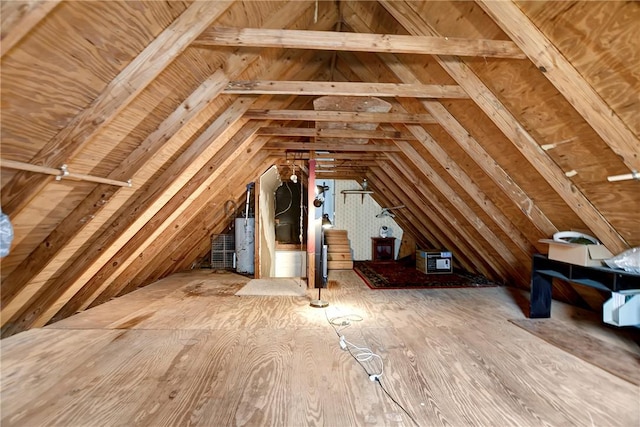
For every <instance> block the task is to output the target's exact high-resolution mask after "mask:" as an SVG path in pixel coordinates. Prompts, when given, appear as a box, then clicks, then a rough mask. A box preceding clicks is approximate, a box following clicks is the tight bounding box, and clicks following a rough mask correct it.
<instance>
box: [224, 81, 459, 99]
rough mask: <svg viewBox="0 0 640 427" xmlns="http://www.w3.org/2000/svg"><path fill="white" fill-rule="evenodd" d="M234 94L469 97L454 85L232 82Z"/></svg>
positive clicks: (230, 90) (231, 87) (228, 92)
mask: <svg viewBox="0 0 640 427" xmlns="http://www.w3.org/2000/svg"><path fill="white" fill-rule="evenodd" d="M224 93H226V94H235V95H265V94H271V95H314V96H323V95H342V96H362V97H365V96H379V97H407V98H454V99H465V98H469V96H468V95H467V94H466V93H465V92H464V91H463V90H462V89H461V88H460V86H456V85H425V84H404V83H363V82H319V81H273V80H271V81H267V80H251V81H233V82H229V85H228V86H227V88H226V89H225V90H224Z"/></svg>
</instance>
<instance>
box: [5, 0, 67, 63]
mask: <svg viewBox="0 0 640 427" xmlns="http://www.w3.org/2000/svg"><path fill="white" fill-rule="evenodd" d="M59 3H60V0H38V1H28V2H18V1H3V2H2V10H1V13H0V19H1V20H2V22H1V24H0V31H1V32H0V58H1V57H3V56H4V55H5V54H6V53H7V52H9V51H10V50H11V49H12V48H13V47H14V46H15V45H16V44H18V42H20V40H22V38H23V37H24V36H26V35H27V34H29V33H30V32H31V30H32V29H33V28H34V27H35V26H36V25H38V24H39V23H40V22H41V21H42V20H43V19H44V18H46V16H47V15H48V14H49V13H51V11H52V10H53V9H55V8H56V6H57V5H58V4H59Z"/></svg>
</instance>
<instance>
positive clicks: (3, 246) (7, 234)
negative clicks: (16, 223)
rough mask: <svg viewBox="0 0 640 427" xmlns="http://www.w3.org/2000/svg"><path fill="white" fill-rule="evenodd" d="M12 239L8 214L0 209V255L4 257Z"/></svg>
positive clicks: (7, 253)
mask: <svg viewBox="0 0 640 427" xmlns="http://www.w3.org/2000/svg"><path fill="white" fill-rule="evenodd" d="M12 241H13V226H12V225H11V221H10V220H9V216H8V215H7V214H5V213H3V212H2V211H0V257H6V256H7V255H9V250H11V242H12Z"/></svg>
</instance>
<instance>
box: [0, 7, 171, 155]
mask: <svg viewBox="0 0 640 427" xmlns="http://www.w3.org/2000/svg"><path fill="white" fill-rule="evenodd" d="M179 5H180V3H178V2H176V3H175V4H172V5H167V3H159V2H151V3H148V4H147V5H146V7H139V6H140V5H137V6H133V4H132V3H114V4H109V3H107V2H80V3H78V4H66V3H63V4H61V5H59V6H58V7H57V8H56V9H55V11H54V12H52V13H50V15H49V16H48V17H47V19H46V20H45V21H43V22H41V24H40V25H38V26H37V27H36V28H34V29H33V30H32V31H31V33H30V34H29V36H28V37H27V38H25V40H24V41H23V42H21V43H20V46H19V49H13V50H12V51H11V52H9V53H8V54H7V55H6V56H5V57H4V58H3V59H2V98H3V101H2V107H3V108H2V145H3V155H4V156H7V157H8V158H12V159H15V160H21V161H29V160H30V159H31V157H33V155H34V154H35V153H36V152H37V151H38V150H39V149H40V148H42V147H43V146H44V144H45V143H46V142H47V141H49V140H50V139H51V138H53V137H54V136H55V135H56V134H57V133H58V132H59V131H60V130H61V129H62V128H63V127H64V126H66V125H67V124H68V123H69V122H70V121H71V119H73V117H75V115H77V114H78V113H79V112H80V111H82V110H83V109H84V108H86V107H87V106H88V105H89V103H90V102H91V100H92V99H93V98H95V97H96V96H97V95H98V94H99V93H100V92H101V91H102V90H103V89H104V88H105V87H106V85H107V84H108V83H109V82H110V81H111V80H112V79H113V78H114V77H115V76H116V74H117V73H118V72H119V71H120V70H121V69H122V68H124V66H125V65H126V64H127V63H128V62H129V61H130V60H131V59H133V58H134V57H135V56H136V55H137V54H138V52H140V51H141V50H142V49H143V48H144V47H145V46H146V45H147V44H148V43H149V42H150V41H151V40H153V38H154V37H155V36H156V35H157V34H158V33H159V32H160V31H161V30H162V29H163V28H164V26H166V25H168V24H169V23H170V22H171V21H172V20H173V19H175V18H176V17H177V16H178V15H179V13H180V10H179ZM97 23H100V24H99V25H98V24H97ZM122 27H124V28H123V29H122V30H121V31H113V30H114V28H122ZM26 117H28V118H29V120H25V118H26Z"/></svg>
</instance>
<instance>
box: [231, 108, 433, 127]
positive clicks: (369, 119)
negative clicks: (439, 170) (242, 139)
mask: <svg viewBox="0 0 640 427" xmlns="http://www.w3.org/2000/svg"><path fill="white" fill-rule="evenodd" d="M244 117H245V118H246V119H258V120H302V121H310V122H314V121H315V122H353V123H413V124H420V123H423V124H437V122H436V120H435V119H434V118H433V116H431V115H430V114H403V113H369V112H351V111H315V110H248V111H247V112H246V113H245V115H244Z"/></svg>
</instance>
